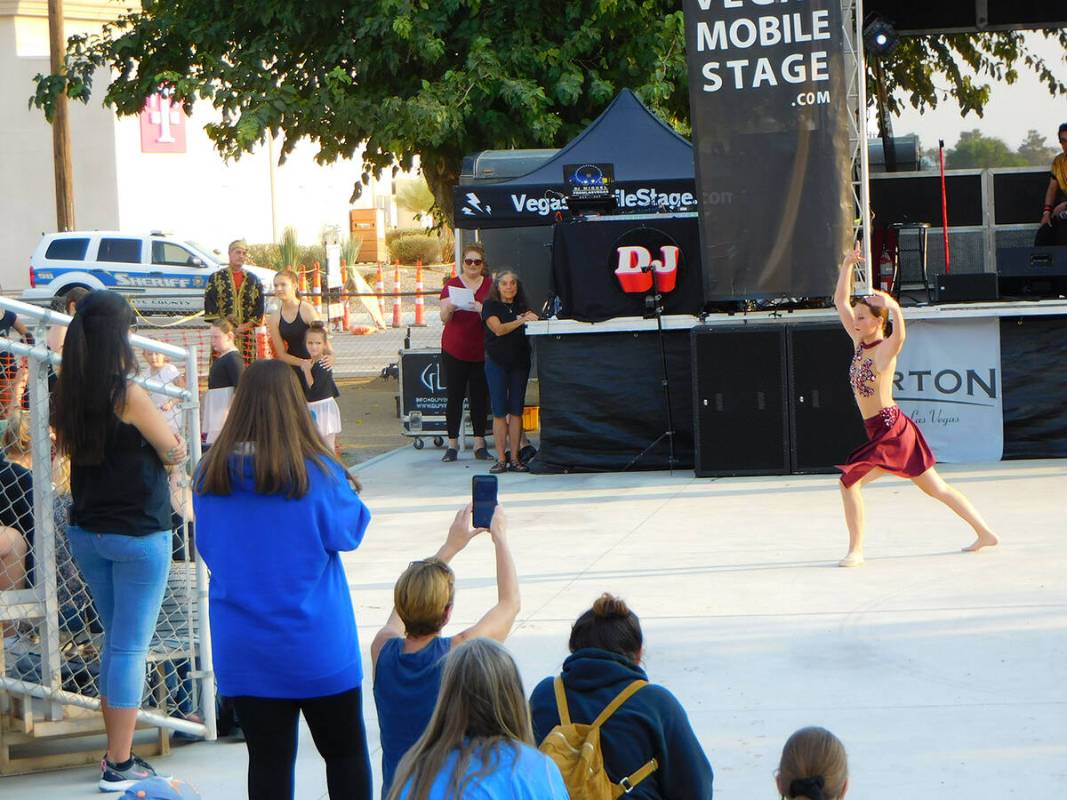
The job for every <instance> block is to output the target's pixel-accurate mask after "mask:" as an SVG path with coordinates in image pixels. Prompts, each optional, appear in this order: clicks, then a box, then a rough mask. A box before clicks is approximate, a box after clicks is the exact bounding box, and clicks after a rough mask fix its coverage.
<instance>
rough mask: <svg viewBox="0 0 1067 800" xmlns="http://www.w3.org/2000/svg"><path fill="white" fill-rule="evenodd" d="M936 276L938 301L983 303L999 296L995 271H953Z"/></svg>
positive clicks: (935, 285)
mask: <svg viewBox="0 0 1067 800" xmlns="http://www.w3.org/2000/svg"><path fill="white" fill-rule="evenodd" d="M936 277H937V282H936V283H935V284H934V287H935V288H934V296H935V298H936V299H937V302H938V303H981V302H986V301H990V300H996V299H997V298H998V296H999V295H998V293H997V274H996V273H995V272H952V273H949V274H947V275H945V274H942V275H938V276H936Z"/></svg>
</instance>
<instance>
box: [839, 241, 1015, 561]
mask: <svg viewBox="0 0 1067 800" xmlns="http://www.w3.org/2000/svg"><path fill="white" fill-rule="evenodd" d="M860 261H862V256H861V254H860V251H859V249H858V248H857V249H856V250H854V251H853V252H852V253H850V254H849V255H847V256H846V257H845V259H844V260H843V261H842V262H841V271H840V274H839V275H838V278H837V289H836V290H835V292H834V305H835V306H836V307H837V313H838V315H839V316H840V317H841V324H842V325H844V326H845V331H846V332H847V333H848V335H849V336H850V337H852V344H853V346H854V347H855V355H853V357H852V366H851V367H850V368H849V381H850V382H851V384H852V391H853V393H854V395H855V397H856V405H858V406H859V410H860V413H861V414H863V424H864V425H865V426H866V428H867V438H868V442H867V443H866V444H865V445H863V446H862V447H860V448H858V449H856V450H854V451H853V452H852V454H851V455H850V456H849V458H848V462H847V463H846V464H844V465H841V466H839V467H838V469H840V470H841V471H842V472H843V473H844V474H843V475H842V476H841V499H842V500H843V501H844V505H845V522H846V523H847V524H848V554H847V555H846V556H845V557H844V558H843V559H841V561H840V562H839V564H840V566H842V567H858V566H860V565H861V564H863V524H864V520H863V497H862V495H861V491H862V489H863V487H864V486H865V485H867V484H868V483H870V482H871V481H873V480H876V479H878V478H880V477H881V476H883V475H885V474H887V473H892V474H893V475H899V476H901V477H903V478H910V479H911V480H912V482H913V483H914V484H915V485H916V486H918V487H919V488H920V489H922V490H923V492H925V493H926V494H928V495H929V496H930V497H933V498H934V499H936V500H940V501H941V502H942V503H944V504H945V505H947V506H948V507H949V508H951V509H952V510H953V511H955V512H956V513H957V514H958V515H959V516H960V517H961V518H962V519H963V520H964V521H966V522H967V524H968V525H970V526H971V527H972V528H974V532H975V533H976V534H977V535H978V538H977V539H975V540H974V542H973V543H971V544H970V545H968V546H967V547H965V548H963V550H964V551H965V552H975V551H977V550H981V549H982V548H983V547H990V546H992V545H995V544H997V541H998V539H997V537H996V535H995V534H994V533H993V531H991V530H990V529H989V526H988V525H986V523H985V521H984V520H983V519H982V517H981V516H980V515H979V514H978V512H977V511H975V509H974V506H972V505H971V503H970V501H969V500H968V499H967V498H966V497H964V496H963V494H961V493H960V492H959V491H958V490H956V489H954V488H952V487H951V486H949V485H948V484H947V483H945V481H944V480H943V479H942V478H941V476H940V475H938V474H937V470H936V469H934V464H935V463H936V462H935V460H934V454H933V453H932V452H931V451H930V447H929V445H927V443H926V439H924V438H923V435H922V431H920V430H919V428H918V426H916V425H915V423H914V422H912V421H911V419H910V418H909V417H908V415H907V414H905V413H904V412H903V411H901V410H900V408H899V407H898V406H897V405H896V403H895V402H894V401H893V375H894V373H895V372H896V366H897V356H898V355H899V354H900V351H901V348H903V346H904V337H905V325H904V315H903V313H902V312H901V309H900V306H899V305H898V304H897V302H896V301H895V300H894V299H893V298H892V297H891V296H889V295H888V294H886V293H885V292H880V291H875V294H874V296H872V297H860V298H857V299H856V301H855V304H854V305H853V304H851V303H850V302H849V294H850V288H851V281H852V271H853V268H854V267H855V266H856V264H857V263H859V262H860ZM890 312H892V314H893V324H892V330H891V332H890V331H888V330H887V326H888V323H889V314H890Z"/></svg>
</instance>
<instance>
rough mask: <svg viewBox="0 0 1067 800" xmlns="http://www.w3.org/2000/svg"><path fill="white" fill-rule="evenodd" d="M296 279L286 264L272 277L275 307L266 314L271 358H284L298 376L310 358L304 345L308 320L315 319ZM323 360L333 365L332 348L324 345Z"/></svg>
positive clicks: (316, 313) (314, 313) (308, 325)
mask: <svg viewBox="0 0 1067 800" xmlns="http://www.w3.org/2000/svg"><path fill="white" fill-rule="evenodd" d="M298 285H299V279H298V277H297V274H296V272H294V271H293V269H292V268H291V267H287V268H286V269H283V270H282V271H281V272H279V273H278V274H277V275H275V276H274V297H275V299H276V300H277V301H278V302H277V308H276V309H275V310H274V311H273V312H271V314H270V316H268V317H267V328H268V329H269V330H270V338H271V344H272V345H273V346H274V357H275V358H276V359H278V360H279V361H284V362H285V363H286V364H289V365H290V366H292V367H293V369H294V370H295V371H296V374H297V376H298V377H299V376H300V375H301V374H302V372H303V369H304V367H307V368H309V369H310V367H311V366H312V364H311V357H310V356H309V355H308V351H307V347H305V346H304V337H305V335H306V334H307V331H308V328H309V327H310V326H311V323H313V322H316V321H317V320H318V319H319V315H318V312H317V311H315V307H314V306H313V305H311V303H309V302H307V301H306V300H303V299H301V297H300V292H299V291H298V290H297V286H298ZM324 359H325V361H326V363H327V365H328V366H329V367H330V368H331V369H332V368H333V351H332V350H331V349H330V347H329V345H327V347H326V353H325V355H324Z"/></svg>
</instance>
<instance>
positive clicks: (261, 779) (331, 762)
mask: <svg viewBox="0 0 1067 800" xmlns="http://www.w3.org/2000/svg"><path fill="white" fill-rule="evenodd" d="M233 705H234V709H235V710H236V711H237V717H238V719H239V720H240V721H241V728H242V730H244V734H245V743H246V744H247V746H248V800H293V768H294V766H295V765H296V742H297V736H298V733H299V729H300V726H299V720H300V712H301V711H302V712H304V719H306V720H307V723H308V727H309V728H310V729H311V736H312V738H313V739H314V740H315V747H316V748H317V749H318V751H319V755H321V756H322V758H323V760H325V762H326V787H327V789H328V790H329V793H330V800H364V799H365V800H371V793H372V789H371V785H372V780H371V767H370V753H369V752H368V751H367V729H366V727H365V726H364V724H363V694H362V692H361V691H360V689H359V688H358V687H357V688H355V689H352V690H351V691H347V692H342V693H341V694H335V695H330V696H328V697H314V698H312V699H310V700H275V699H274V698H268V697H235V698H233Z"/></svg>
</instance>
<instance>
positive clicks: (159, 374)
mask: <svg viewBox="0 0 1067 800" xmlns="http://www.w3.org/2000/svg"><path fill="white" fill-rule="evenodd" d="M143 355H144V360H145V364H146V367H145V369H144V370H143V371H142V372H141V376H142V377H144V378H146V379H147V380H152V381H157V382H159V383H162V384H164V385H167V384H169V385H171V386H181V376H182V373H181V371H180V370H179V369H178V368H177V367H176V366H174V365H173V364H171V363H170V362H169V361H167V357H166V356H165V355H164V354H163V353H157V352H155V351H154V350H145V351H143ZM148 396H149V397H151V398H152V402H153V403H155V404H156V408H158V409H159V410H160V411H161V412H162V414H163V417H164V418H165V419H166V420H167V424H168V425H170V428H171V430H172V431H174V432H175V433H177V432H178V431H179V429H180V428H181V425H182V407H181V402H180V401H179V400H177V399H176V398H173V397H170V396H168V395H165V394H162V393H161V392H149V393H148Z"/></svg>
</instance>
